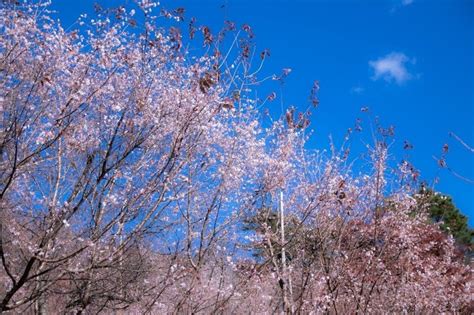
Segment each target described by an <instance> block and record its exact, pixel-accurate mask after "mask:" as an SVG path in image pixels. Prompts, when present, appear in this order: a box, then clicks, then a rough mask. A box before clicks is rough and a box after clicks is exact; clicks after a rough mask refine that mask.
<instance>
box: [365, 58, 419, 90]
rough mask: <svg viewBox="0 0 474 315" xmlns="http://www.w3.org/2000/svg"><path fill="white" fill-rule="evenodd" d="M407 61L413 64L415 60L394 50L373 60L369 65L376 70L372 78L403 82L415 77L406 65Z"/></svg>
mask: <svg viewBox="0 0 474 315" xmlns="http://www.w3.org/2000/svg"><path fill="white" fill-rule="evenodd" d="M407 63H412V64H413V63H415V60H414V59H410V58H408V57H407V56H406V55H405V54H403V53H399V52H392V53H390V54H388V55H386V56H384V57H381V58H379V59H377V60H371V61H369V65H370V67H371V68H372V69H373V70H374V75H373V77H372V79H373V80H379V79H384V80H385V81H388V82H392V81H395V82H396V83H397V84H402V83H404V82H406V81H408V80H410V79H412V78H413V75H412V74H411V73H410V72H409V71H408V69H407V67H406V65H407Z"/></svg>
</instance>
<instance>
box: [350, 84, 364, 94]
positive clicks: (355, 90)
mask: <svg viewBox="0 0 474 315" xmlns="http://www.w3.org/2000/svg"><path fill="white" fill-rule="evenodd" d="M351 93H352V94H362V93H364V88H363V87H362V86H360V85H357V86H354V87H352V88H351Z"/></svg>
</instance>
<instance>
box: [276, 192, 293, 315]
mask: <svg viewBox="0 0 474 315" xmlns="http://www.w3.org/2000/svg"><path fill="white" fill-rule="evenodd" d="M279 208H280V226H281V229H280V231H281V264H282V274H283V278H284V282H283V288H282V289H283V304H284V308H287V307H288V306H289V308H290V312H291V314H293V313H294V308H293V286H292V283H291V275H290V274H289V273H288V272H287V268H286V250H285V247H286V246H285V245H286V239H285V210H284V207H283V191H280V207H279ZM287 287H288V290H289V293H290V300H289V301H288V297H287V294H286V292H287ZM284 311H285V312H286V309H284Z"/></svg>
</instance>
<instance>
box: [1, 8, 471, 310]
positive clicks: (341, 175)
mask: <svg viewBox="0 0 474 315" xmlns="http://www.w3.org/2000/svg"><path fill="white" fill-rule="evenodd" d="M96 10H97V14H96V16H94V17H91V18H88V17H86V16H84V15H83V16H81V18H80V19H79V20H78V23H77V25H76V26H77V27H78V28H77V29H73V30H69V29H68V30H66V29H63V28H62V27H61V26H60V25H59V24H58V22H56V21H55V20H54V19H53V18H51V16H52V13H50V12H49V11H48V5H46V4H15V3H9V2H8V1H5V2H4V3H3V4H2V7H1V15H0V32H1V41H0V85H1V89H0V110H1V112H0V129H1V130H0V258H1V264H0V265H1V267H0V312H11V313H19V312H36V313H38V314H42V313H56V312H58V313H71V314H81V313H85V314H89V313H110V312H116V311H123V312H124V313H137V314H138V313H139V314H142V313H154V314H159V313H215V312H218V313H274V312H290V313H325V312H329V313H432V312H434V311H437V312H448V313H449V312H466V311H468V310H469V305H470V304H469V303H471V301H470V299H469V293H470V290H471V288H470V287H469V281H468V280H469V277H470V272H471V269H470V268H469V267H468V266H467V265H466V264H464V263H463V262H462V260H461V259H460V258H459V257H458V255H457V253H456V248H455V246H454V243H453V241H452V239H450V238H448V237H447V236H445V234H443V233H442V232H440V231H439V229H438V228H437V227H436V226H433V225H431V224H429V223H428V222H427V221H426V218H425V215H424V209H423V204H422V203H420V202H417V200H416V198H415V197H414V193H415V190H414V189H413V185H412V184H413V174H412V173H411V171H410V169H407V168H406V165H401V166H400V167H399V168H389V166H388V164H389V163H388V162H387V159H388V156H389V155H388V150H387V147H386V145H385V144H384V140H383V139H380V140H377V141H376V143H375V145H374V148H368V151H369V154H368V157H369V158H368V160H369V162H368V163H367V164H368V166H367V167H365V168H362V170H361V171H360V172H355V170H354V169H353V168H352V165H351V163H350V162H349V160H348V156H347V154H346V151H344V150H341V153H339V152H338V151H337V150H333V152H332V154H330V155H326V154H322V153H314V152H311V151H308V150H307V149H306V148H305V140H306V135H305V132H304V129H305V128H306V127H307V126H308V123H309V121H308V120H307V118H306V116H305V115H300V116H299V117H295V118H294V119H293V112H292V111H290V110H289V111H288V112H287V115H286V118H285V117H283V118H282V119H277V120H275V121H268V119H266V118H265V116H264V115H263V113H261V108H260V107H261V106H260V104H261V102H260V100H258V99H257V98H256V97H254V94H252V90H251V89H252V88H254V87H255V85H256V84H257V83H259V81H258V80H257V79H256V76H257V74H258V72H259V69H260V68H261V64H259V65H257V66H256V67H255V66H254V65H252V62H251V60H250V58H249V56H250V54H251V52H253V50H255V47H254V46H253V44H252V42H251V40H252V38H253V33H252V32H251V29H250V27H249V26H248V25H244V26H242V27H241V30H239V29H238V27H236V26H235V25H233V24H232V23H230V22H227V24H226V27H225V28H224V29H223V30H222V31H221V32H220V33H218V34H215V35H214V34H213V33H211V30H210V29H209V28H207V27H206V26H198V25H194V24H193V23H195V21H194V20H192V21H191V23H189V36H188V37H190V38H194V36H196V37H197V35H198V34H199V35H200V36H201V37H202V40H203V44H197V45H198V46H199V48H200V49H201V48H202V50H198V51H199V53H195V54H194V55H193V54H191V53H190V52H189V51H187V50H186V49H185V48H184V47H185V45H184V43H183V42H184V41H185V39H184V37H185V32H183V31H181V30H180V28H179V26H181V24H179V23H180V22H181V21H183V19H184V18H183V14H184V10H183V9H181V8H179V9H176V10H174V11H166V10H163V9H162V10H161V11H160V8H159V6H158V4H156V3H154V2H151V1H138V2H137V3H135V4H133V5H131V4H129V6H124V7H118V8H114V9H102V8H96ZM170 21H176V26H171V27H168V28H165V27H164V25H168V24H169V23H170ZM187 28H188V26H186V28H185V29H187ZM195 33H196V35H195ZM225 36H230V37H231V39H230V41H229V43H227V42H226V41H225V40H224V37H225ZM186 40H187V39H186ZM236 43H237V44H236ZM226 45H227V46H226ZM202 46H204V47H202ZM221 50H222V51H221ZM261 56H262V57H261V60H260V61H259V62H261V63H263V61H264V60H265V58H267V57H268V56H269V53H268V52H264V53H263V54H262V55H261ZM289 72H290V71H289V69H285V70H284V76H286V75H288V74H289ZM269 78H270V79H272V78H275V77H272V76H270V77H269ZM315 84H316V83H315ZM315 86H316V85H315ZM318 89H319V84H318V85H317V88H314V89H313V90H314V91H312V102H313V104H314V105H315V106H316V105H317V103H316V102H317V99H316V96H315V95H313V94H315V93H316V91H317V90H318ZM275 97H276V95H275V93H272V94H271V99H270V101H271V100H273V99H275ZM290 112H291V115H292V116H291V120H289V118H288V117H289V115H288V113H290ZM283 116H285V115H283ZM290 122H291V123H290ZM280 192H284V195H283V196H284V200H282V201H284V204H285V212H286V214H287V223H286V229H287V235H286V239H285V240H283V241H282V238H281V237H280V235H281V233H280V228H281V226H280V225H281V224H280V223H278V222H279V221H278V220H277V221H275V222H276V223H275V222H273V221H271V220H270V221H266V220H267V219H268V218H270V217H271V215H273V213H276V212H277V210H278V209H277V208H278V207H277V205H278V196H279V193H280ZM262 215H264V217H262ZM265 215H266V217H265ZM262 218H263V219H262ZM248 222H252V228H250V229H249V228H248V227H246V226H247V225H248ZM272 222H273V223H274V224H273V223H272ZM272 224H273V225H272ZM283 250H285V251H286V256H282V252H283ZM282 257H286V261H285V260H283V259H282Z"/></svg>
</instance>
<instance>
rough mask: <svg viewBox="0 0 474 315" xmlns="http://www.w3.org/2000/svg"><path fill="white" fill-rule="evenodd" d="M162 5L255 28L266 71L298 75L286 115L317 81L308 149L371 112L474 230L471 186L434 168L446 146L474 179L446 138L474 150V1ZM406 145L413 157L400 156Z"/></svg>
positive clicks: (63, 8) (60, 5)
mask: <svg viewBox="0 0 474 315" xmlns="http://www.w3.org/2000/svg"><path fill="white" fill-rule="evenodd" d="M53 3H54V1H53ZM93 3H94V1H91V0H84V1H56V3H54V6H53V7H54V8H55V9H57V10H59V17H60V18H61V20H62V22H63V24H64V25H65V26H68V25H70V24H72V22H73V21H74V19H75V18H76V17H77V16H78V15H79V14H80V13H82V12H84V11H89V12H90V11H91V8H92V4H93ZM99 3H102V4H104V5H105V6H108V5H116V4H118V3H121V2H120V1H112V0H108V1H106V0H103V1H99ZM161 3H162V5H163V6H164V7H166V8H168V9H174V8H177V7H185V8H186V17H188V18H189V17H196V18H197V21H198V24H206V25H209V26H210V28H211V30H218V29H219V28H220V27H221V26H222V25H223V21H224V20H232V21H235V22H236V23H237V24H244V23H248V24H249V25H251V27H252V30H253V32H254V33H255V35H256V38H255V41H256V43H257V47H258V48H260V49H262V50H263V49H265V48H268V49H270V51H271V57H270V58H269V59H268V63H267V64H266V67H265V69H266V70H265V71H266V72H268V73H280V72H281V69H282V68H285V67H287V68H291V69H292V72H291V75H290V76H289V77H288V79H287V80H286V82H285V86H284V89H283V96H284V105H285V106H290V105H294V106H296V107H299V108H301V109H304V108H306V107H307V106H308V95H309V91H310V89H311V86H312V83H313V81H314V80H319V81H320V86H321V89H320V93H319V98H320V106H319V107H318V108H317V109H316V110H315V112H314V113H313V116H312V125H311V128H312V129H314V135H313V137H312V139H311V140H310V143H309V146H311V147H314V148H324V147H327V144H328V136H329V135H330V134H332V136H333V138H334V140H335V142H336V143H340V142H341V141H342V138H343V135H344V133H345V131H346V129H347V128H349V127H352V126H353V125H354V121H355V119H356V118H358V117H361V118H365V121H367V117H366V116H364V115H363V113H361V111H360V109H361V107H365V106H368V107H369V108H370V112H371V114H372V115H374V116H379V117H380V120H381V121H382V123H383V124H385V125H394V126H395V130H396V136H395V142H394V143H393V145H392V147H393V155H394V156H393V159H394V160H395V161H400V160H401V159H402V158H404V157H406V155H407V154H408V155H409V157H410V160H411V161H412V162H413V164H415V166H416V167H417V168H418V169H419V170H420V171H421V177H422V179H425V180H428V181H432V180H433V179H434V178H435V177H436V176H439V178H440V182H439V184H438V185H437V186H436V187H437V189H438V190H439V191H441V192H443V193H446V194H449V195H451V196H452V197H453V199H454V201H455V203H456V205H457V206H458V207H459V208H460V209H461V210H462V211H463V212H464V213H465V214H467V215H468V216H469V217H470V225H471V226H473V225H474V218H473V217H474V185H473V184H469V183H467V182H465V181H463V180H461V179H459V178H457V177H455V176H453V175H452V174H451V173H449V172H448V171H446V170H441V171H440V170H439V169H438V167H437V163H436V161H435V160H434V159H433V155H437V156H439V155H440V152H441V148H442V146H443V144H444V143H448V144H449V146H450V152H449V155H448V160H447V161H448V163H449V165H450V167H451V168H452V169H453V170H455V171H456V172H458V173H459V174H461V175H463V176H465V177H467V178H470V179H473V180H474V154H473V153H471V152H469V151H468V150H466V149H465V148H463V147H462V146H461V145H460V144H459V143H458V142H457V141H455V140H454V139H453V138H451V137H450V136H449V132H454V133H456V134H457V135H458V136H459V137H461V138H462V139H463V140H464V141H465V142H466V143H468V144H470V145H471V146H474V125H473V123H474V118H473V117H474V1H468V0H466V1H454V0H452V1H447V0H446V1H436V0H433V1H422V0H386V1H384V0H377V1H375V0H374V1H355V0H353V1H349V0H345V1H339V0H336V1H329V0H328V1H318V0H313V1H310V0H306V1H302V0H293V1H278V0H273V1H258V0H253V1H249V0H227V1H226V0H216V1H210V0H207V1H206V0H204V1H203V0H201V1H197V0H195V1H191V0H188V1H178V0H177V1H172V0H166V1H161ZM186 25H187V24H185V25H183V27H186ZM279 97H281V95H279ZM374 116H373V117H374ZM366 126H367V124H366ZM405 140H408V141H409V142H410V143H411V144H412V145H413V146H414V149H413V150H410V151H409V152H406V151H404V150H403V149H402V147H403V143H404V141H405ZM355 141H356V142H357V139H356V140H355ZM361 143H362V142H361V140H359V143H355V146H356V147H357V145H358V144H361Z"/></svg>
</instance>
